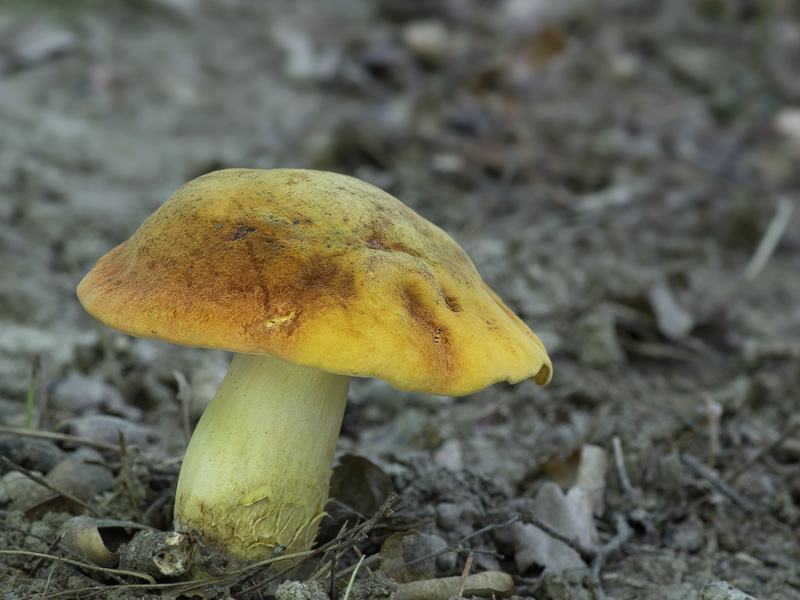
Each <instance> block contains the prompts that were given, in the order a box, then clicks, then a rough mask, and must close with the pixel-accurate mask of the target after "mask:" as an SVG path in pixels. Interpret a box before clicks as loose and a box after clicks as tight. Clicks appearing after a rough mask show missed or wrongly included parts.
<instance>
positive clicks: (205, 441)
mask: <svg viewBox="0 0 800 600" xmlns="http://www.w3.org/2000/svg"><path fill="white" fill-rule="evenodd" d="M349 387H350V377H349V376H344V375H334V374H332V373H326V372H325V371H320V370H317V369H310V368H307V367H299V366H297V365H293V364H291V363H288V362H286V361H284V360H281V359H278V358H275V357H272V356H256V355H249V354H236V355H235V356H234V358H233V361H232V362H231V366H230V368H229V369H228V373H227V374H226V375H225V378H224V379H223V381H222V384H221V385H220V387H219V390H217V393H216V395H215V396H214V398H213V399H212V401H211V404H209V406H208V408H207V409H206V411H205V412H204V413H203V416H202V418H201V419H200V422H199V423H198V425H197V428H196V429H195V432H194V434H193V435H192V439H191V441H190V442H189V446H188V448H187V449H186V455H185V456H184V459H183V466H182V468H181V473H180V478H179V479H178V490H177V494H176V498H175V526H176V529H178V530H179V531H188V532H191V533H193V534H194V535H196V536H197V538H198V541H199V543H200V545H201V550H205V551H210V552H214V553H218V554H220V555H222V556H221V557H224V558H228V559H233V560H234V561H237V562H241V563H252V562H257V561H259V560H264V559H266V558H268V557H269V556H270V554H271V553H272V551H273V549H274V548H275V545H276V544H280V545H281V546H285V547H286V550H285V551H284V553H292V552H299V551H302V550H307V549H308V548H310V547H311V545H312V543H313V541H314V537H315V536H316V533H317V528H318V525H319V521H320V519H321V518H322V516H323V514H324V507H325V502H326V501H327V498H328V486H329V483H330V475H331V465H332V464H333V454H334V451H335V449H336V441H337V439H338V437H339V429H340V427H341V424H342V417H343V415H344V408H345V404H346V402H347V392H348V389H349Z"/></svg>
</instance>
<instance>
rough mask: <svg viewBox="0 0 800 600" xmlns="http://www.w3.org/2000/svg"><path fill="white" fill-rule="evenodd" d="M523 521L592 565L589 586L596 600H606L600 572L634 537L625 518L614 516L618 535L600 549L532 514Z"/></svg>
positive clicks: (527, 515)
mask: <svg viewBox="0 0 800 600" xmlns="http://www.w3.org/2000/svg"><path fill="white" fill-rule="evenodd" d="M523 521H524V522H526V523H531V524H533V525H535V526H536V527H538V528H539V529H541V530H542V531H544V532H545V533H546V534H547V535H549V536H551V537H554V538H555V539H557V540H559V541H561V542H564V543H565V544H566V545H567V546H569V547H570V548H572V549H573V550H575V552H577V553H578V554H580V556H581V558H582V559H583V560H584V561H586V562H587V563H588V564H589V565H591V569H590V574H589V575H590V576H589V584H590V587H591V590H592V594H593V595H594V598H595V600H605V598H606V594H605V592H604V591H603V585H602V582H601V580H600V571H601V569H602V568H603V565H604V564H605V561H606V558H607V557H608V556H609V555H610V554H612V553H614V552H617V551H618V550H619V549H620V548H621V547H622V545H623V544H625V543H627V542H628V540H630V539H631V536H633V530H632V529H631V528H630V526H629V525H628V522H627V521H626V520H625V517H624V516H622V515H621V514H615V515H614V525H615V527H616V530H617V533H616V534H615V535H614V537H613V538H612V539H611V540H610V541H609V542H608V543H606V544H604V545H603V546H601V547H600V548H593V547H589V546H584V545H583V544H582V543H581V542H580V541H578V540H577V539H575V538H571V537H569V536H567V535H564V534H563V533H561V532H560V531H558V530H557V529H554V528H553V527H551V526H550V525H548V524H547V523H545V522H544V521H542V520H541V519H539V518H537V517H536V516H535V515H533V514H531V513H526V514H525V515H523Z"/></svg>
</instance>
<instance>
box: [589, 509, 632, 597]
mask: <svg viewBox="0 0 800 600" xmlns="http://www.w3.org/2000/svg"><path fill="white" fill-rule="evenodd" d="M614 525H615V527H616V530H617V533H616V535H615V536H614V537H613V538H611V540H610V541H609V542H608V543H607V544H604V545H603V546H602V547H601V548H600V549H599V550H597V551H596V555H595V557H594V559H593V560H592V569H591V573H590V576H589V586H590V588H591V590H592V594H593V595H594V598H595V600H605V598H606V593H605V590H603V584H602V581H601V580H600V571H601V570H602V568H603V565H604V564H605V562H606V558H607V557H608V556H609V555H610V554H612V553H614V552H618V551H619V550H620V548H622V546H623V544H626V543H627V542H628V540H630V539H631V537H632V536H633V529H631V528H630V525H628V522H627V521H626V520H625V517H623V516H622V515H621V514H615V515H614Z"/></svg>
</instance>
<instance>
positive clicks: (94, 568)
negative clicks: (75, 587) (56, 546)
mask: <svg viewBox="0 0 800 600" xmlns="http://www.w3.org/2000/svg"><path fill="white" fill-rule="evenodd" d="M0 554H5V555H14V556H30V557H34V558H44V559H47V560H53V561H56V562H61V563H66V564H68V565H73V566H75V567H81V568H83V569H90V570H92V571H99V572H101V573H109V574H114V575H126V576H128V577H138V578H140V579H145V580H147V581H148V582H149V583H152V584H153V585H156V580H155V579H153V578H152V577H150V575H145V574H143V573H136V572H135V571H122V570H120V569H109V568H107V567H99V566H97V565H95V564H92V563H90V562H81V561H79V560H72V559H71V558H64V557H63V556H55V555H53V554H42V553H41V552H28V551H26V550H0Z"/></svg>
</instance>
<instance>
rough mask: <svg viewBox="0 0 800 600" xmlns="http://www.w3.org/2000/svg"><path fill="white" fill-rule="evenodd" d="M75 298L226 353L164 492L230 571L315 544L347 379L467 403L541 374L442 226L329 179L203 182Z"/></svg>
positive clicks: (220, 178) (139, 329) (253, 175)
mask: <svg viewBox="0 0 800 600" xmlns="http://www.w3.org/2000/svg"><path fill="white" fill-rule="evenodd" d="M78 297H79V298H80V301H81V302H82V303H83V305H84V307H85V308H86V310H87V311H88V312H89V313H91V314H92V315H93V316H95V317H96V318H98V319H99V320H101V321H102V322H104V323H105V324H107V325H109V326H110V327H113V328H114V329H118V330H119V331H122V332H124V333H127V334H130V335H133V336H139V337H149V338H158V339H162V340H166V341H168V342H172V343H174V344H180V345H183V346H193V347H203V348H219V349H223V350H228V351H231V352H234V353H235V354H234V356H233V360H232V362H231V365H230V369H229V370H228V372H227V374H226V375H225V378H224V380H223V381H222V384H221V385H220V387H219V390H218V391H217V393H216V395H215V396H214V398H213V399H212V401H211V403H210V405H209V406H208V408H207V409H206V410H205V412H204V413H203V415H202V417H201V419H200V422H199V423H198V425H197V428H196V429H195V431H194V434H193V435H192V438H191V441H190V443H189V446H188V448H187V450H186V455H185V457H184V460H183V466H182V468H181V472H180V477H179V481H178V488H177V493H176V499H175V526H176V529H178V530H180V531H187V532H190V533H192V534H194V535H195V537H196V539H197V540H198V541H199V543H200V544H201V547H202V548H204V549H206V550H207V551H209V552H212V553H214V555H215V556H217V557H219V556H221V557H224V558H226V559H227V560H228V561H231V562H232V564H246V563H251V562H255V561H258V560H261V559H264V558H266V557H268V556H269V555H270V553H271V552H272V551H273V549H274V548H275V547H276V546H281V547H285V549H286V551H287V552H296V551H301V550H305V549H308V548H310V547H311V546H312V544H313V541H314V537H315V535H316V532H317V528H318V524H319V521H320V519H321V518H322V517H323V515H324V510H325V508H324V507H325V503H326V501H327V497H328V486H329V481H330V474H331V466H332V463H333V455H334V450H335V447H336V441H337V438H338V435H339V429H340V427H341V423H342V416H343V413H344V408H345V403H346V401H347V393H348V389H349V386H350V379H351V377H376V378H380V379H383V380H385V381H387V382H389V383H390V384H391V385H392V386H394V387H395V388H398V389H403V390H412V391H416V392H423V393H427V394H438V395H452V396H462V395H466V394H471V393H473V392H476V391H478V390H481V389H483V388H485V387H487V386H489V385H492V384H493V383H496V382H499V381H508V382H511V383H517V382H519V381H522V380H524V379H527V378H531V379H533V380H534V381H535V382H536V383H538V384H540V385H544V384H546V383H548V382H549V381H550V377H551V374H552V366H551V363H550V359H549V358H548V356H547V353H546V352H545V349H544V347H543V346H542V344H541V342H540V341H539V339H538V338H537V337H536V335H535V334H533V333H532V332H531V330H530V329H529V328H528V327H527V326H526V325H525V324H524V323H523V322H522V321H521V320H520V319H519V317H517V316H516V315H515V314H514V313H513V312H511V310H509V309H508V308H507V307H506V306H505V304H503V302H502V301H501V300H500V298H498V296H497V295H496V294H495V293H494V292H493V291H492V290H491V289H490V288H489V287H488V286H487V285H486V284H485V283H484V282H483V280H482V279H481V277H480V275H478V272H477V271H476V270H475V267H474V265H473V264H472V262H471V261H470V259H469V257H468V256H467V255H466V253H465V252H464V251H463V250H462V249H461V248H460V247H459V246H458V244H457V243H456V242H455V241H454V240H453V239H452V238H451V237H450V236H449V235H447V234H446V233H445V232H444V231H443V230H441V229H439V228H438V227H436V226H435V225H433V224H432V223H430V222H429V221H427V220H425V219H423V218H422V217H420V216H419V215H418V214H416V213H415V212H414V211H412V210H411V209H410V208H408V207H406V206H405V205H403V204H402V203H401V202H400V201H399V200H397V199H396V198H394V197H392V196H390V195H389V194H387V193H386V192H383V191H382V190H380V189H378V188H376V187H374V186H372V185H369V184H367V183H364V182H363V181H360V180H358V179H354V178H352V177H348V176H344V175H338V174H334V173H327V172H320V171H310V170H301V169H275V170H250V169H226V170H222V171H216V172H213V173H208V174H206V175H203V176H202V177H199V178H197V179H195V180H194V181H191V182H189V183H187V184H186V185H184V186H183V187H181V188H180V189H179V190H178V191H176V192H175V193H174V194H173V195H172V196H171V197H170V198H169V199H168V200H167V202H166V203H165V204H164V205H163V206H161V207H160V208H159V209H158V210H156V211H155V212H154V213H153V214H152V215H151V216H150V217H149V218H148V219H147V220H146V221H145V222H144V224H143V225H142V226H141V227H140V228H139V230H138V231H137V232H136V233H134V235H133V237H131V238H130V239H129V240H128V241H126V242H124V243H123V244H121V245H120V246H118V247H116V248H115V249H113V250H112V251H111V252H109V253H108V254H107V255H106V256H104V257H103V258H101V259H100V260H99V261H98V263H97V265H96V266H95V267H94V268H93V269H92V270H91V271H90V272H89V273H88V274H87V275H86V277H85V278H84V279H83V281H81V283H80V284H79V285H78Z"/></svg>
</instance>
